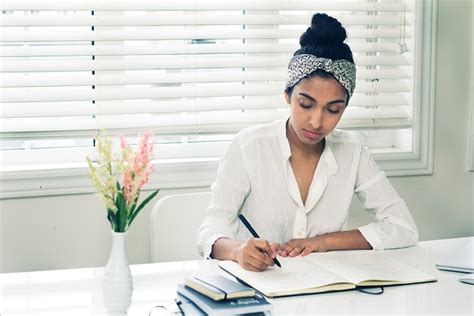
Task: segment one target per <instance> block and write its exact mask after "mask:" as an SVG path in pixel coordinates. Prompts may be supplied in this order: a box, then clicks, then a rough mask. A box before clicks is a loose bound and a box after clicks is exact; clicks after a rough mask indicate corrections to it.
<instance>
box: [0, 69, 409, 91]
mask: <svg viewBox="0 0 474 316" xmlns="http://www.w3.org/2000/svg"><path fill="white" fill-rule="evenodd" d="M357 75H358V80H359V81H362V80H383V79H408V78H409V75H408V74H407V73H406V72H405V71H403V70H402V69H385V70H367V69H362V70H360V71H359V72H358V73H357ZM286 78H287V69H286V68H283V67H281V68H274V70H253V69H251V70H249V71H235V70H230V71H225V72H215V71H212V72H211V71H196V72H193V73H189V72H179V73H170V72H167V73H165V72H163V71H160V70H149V71H140V72H136V74H130V73H129V74H122V73H117V72H114V73H106V74H101V73H100V72H96V73H95V75H92V74H91V73H84V72H80V73H29V74H23V73H4V74H3V75H2V78H1V79H0V87H53V86H92V85H94V86H104V85H136V84H169V83H204V82H209V83H210V82H214V83H215V82H236V81H285V80H286Z"/></svg>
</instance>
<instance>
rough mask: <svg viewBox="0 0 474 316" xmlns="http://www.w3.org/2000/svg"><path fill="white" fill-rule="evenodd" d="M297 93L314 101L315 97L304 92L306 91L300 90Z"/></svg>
mask: <svg viewBox="0 0 474 316" xmlns="http://www.w3.org/2000/svg"><path fill="white" fill-rule="evenodd" d="M298 94H299V95H302V96H304V97H305V98H308V99H310V100H312V101H316V99H315V98H313V97H312V96H310V95H309V94H306V93H304V92H300V93H298Z"/></svg>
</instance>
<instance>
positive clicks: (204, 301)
mask: <svg viewBox="0 0 474 316" xmlns="http://www.w3.org/2000/svg"><path fill="white" fill-rule="evenodd" d="M177 291H178V294H179V295H181V296H184V297H185V298H187V299H188V300H190V301H191V302H193V303H194V304H195V305H196V306H197V307H198V308H199V309H201V310H202V311H203V312H204V313H206V314H208V315H217V316H218V315H234V314H247V313H260V312H266V311H270V310H271V309H272V305H271V304H270V303H269V302H268V301H267V300H266V299H265V298H264V297H263V296H262V295H260V294H256V295H255V296H253V297H243V298H234V299H226V300H221V301H214V300H213V299H211V298H209V297H207V296H205V295H203V294H201V293H199V292H196V291H194V290H193V289H190V288H189V287H186V286H184V285H183V284H178V289H177Z"/></svg>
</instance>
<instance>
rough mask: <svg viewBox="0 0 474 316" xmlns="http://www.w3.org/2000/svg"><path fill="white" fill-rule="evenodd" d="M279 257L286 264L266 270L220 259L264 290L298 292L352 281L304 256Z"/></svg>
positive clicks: (223, 266) (269, 291) (223, 265)
mask: <svg viewBox="0 0 474 316" xmlns="http://www.w3.org/2000/svg"><path fill="white" fill-rule="evenodd" d="M278 260H279V261H280V263H281V266H282V268H278V267H276V266H274V267H270V268H268V269H267V270H265V271H263V272H253V271H248V270H245V269H243V268H242V267H241V266H239V264H238V263H236V262H233V261H222V262H219V266H221V267H222V268H224V269H225V270H227V271H228V272H230V273H231V274H233V275H234V276H236V277H238V278H239V279H241V280H242V281H244V282H246V283H248V284H250V285H251V286H253V287H254V288H256V289H257V290H259V291H260V292H262V293H264V294H268V293H282V292H285V293H287V292H295V293H298V292H300V291H302V290H305V289H310V288H315V287H320V286H324V285H328V284H334V283H342V282H348V281H347V280H346V279H344V278H342V277H340V276H338V275H336V274H334V273H333V272H331V271H328V270H327V269H325V268H322V267H320V266H318V265H317V264H314V263H312V262H311V261H309V260H307V259H306V258H304V257H293V258H288V257H287V258H283V257H278Z"/></svg>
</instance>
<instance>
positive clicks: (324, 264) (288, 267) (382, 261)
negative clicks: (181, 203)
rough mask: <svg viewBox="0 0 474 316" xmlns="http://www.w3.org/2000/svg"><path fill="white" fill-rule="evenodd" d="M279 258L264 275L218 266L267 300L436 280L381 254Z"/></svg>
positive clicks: (235, 265)
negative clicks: (275, 264)
mask: <svg viewBox="0 0 474 316" xmlns="http://www.w3.org/2000/svg"><path fill="white" fill-rule="evenodd" d="M278 259H279V260H280V259H281V260H280V262H281V266H282V267H281V268H275V267H270V268H268V269H267V270H265V271H263V272H253V271H248V270H245V269H243V268H242V267H241V266H239V264H238V263H236V262H234V261H221V262H219V263H218V264H219V266H220V267H221V268H222V269H224V270H225V271H227V272H228V273H230V274H231V275H233V276H235V277H237V278H238V279H240V280H242V281H243V282H245V283H247V284H248V285H250V286H252V287H253V288H254V289H256V290H257V291H259V292H261V293H262V294H264V295H265V296H267V297H280V296H289V295H299V294H310V293H322V292H330V291H342V290H350V289H355V288H357V287H368V286H388V285H401V284H412V283H423V282H433V281H436V279H435V278H433V277H432V276H430V275H428V274H426V273H424V272H422V271H419V270H417V269H415V268H413V267H411V266H409V265H407V264H405V263H403V262H400V261H398V260H395V259H393V258H391V257H390V256H388V255H386V254H384V253H383V252H379V251H366V250H364V251H335V252H327V253H312V254H310V255H308V256H306V257H300V256H299V257H292V258H290V257H286V258H278Z"/></svg>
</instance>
